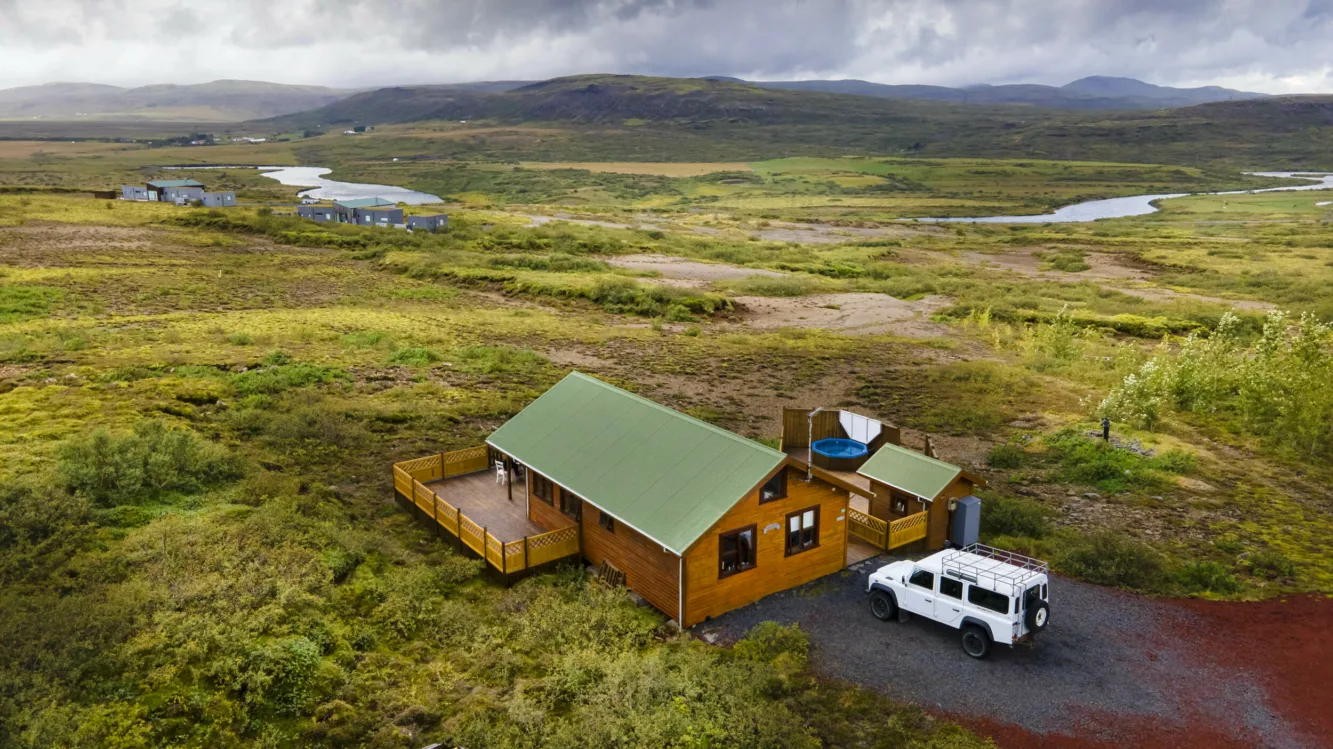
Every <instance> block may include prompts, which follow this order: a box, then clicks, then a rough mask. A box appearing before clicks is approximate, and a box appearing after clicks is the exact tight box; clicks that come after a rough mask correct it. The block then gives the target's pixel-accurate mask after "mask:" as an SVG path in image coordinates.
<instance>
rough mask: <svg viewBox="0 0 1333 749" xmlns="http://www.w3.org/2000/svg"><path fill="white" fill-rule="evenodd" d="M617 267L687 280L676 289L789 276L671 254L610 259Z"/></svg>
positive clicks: (610, 262)
mask: <svg viewBox="0 0 1333 749" xmlns="http://www.w3.org/2000/svg"><path fill="white" fill-rule="evenodd" d="M606 262H608V263H609V264H611V265H614V266H616V267H617V268H626V269H628V270H635V271H650V272H657V273H661V274H662V277H663V278H664V279H668V280H673V281H686V282H688V283H686V284H679V283H678V284H672V285H675V286H689V287H701V286H706V285H707V284H709V283H711V282H713V281H728V280H732V279H737V278H748V277H749V276H768V277H770V278H781V277H783V276H785V275H787V274H785V273H779V272H777V271H772V270H764V269H762V268H744V267H740V266H736V265H727V264H725V263H704V262H700V261H698V260H687V259H685V258H679V257H673V256H671V255H623V256H620V257H614V258H610V259H608V260H607V261H606Z"/></svg>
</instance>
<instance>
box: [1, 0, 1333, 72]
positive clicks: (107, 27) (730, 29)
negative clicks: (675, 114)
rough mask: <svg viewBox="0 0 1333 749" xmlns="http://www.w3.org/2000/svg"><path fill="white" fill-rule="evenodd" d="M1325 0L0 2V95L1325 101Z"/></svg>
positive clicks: (1331, 20) (1332, 12) (1331, 29)
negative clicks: (169, 92)
mask: <svg viewBox="0 0 1333 749" xmlns="http://www.w3.org/2000/svg"><path fill="white" fill-rule="evenodd" d="M1330 40H1333V0H232V1H231V2H228V3H225V4H224V3H197V2H196V3H188V4H187V3H184V2H179V1H172V0H132V1H131V0H0V86H14V85H24V84H30V83H40V82H45V81H51V80H94V81H104V82H111V83H120V84H143V83H150V82H174V83H185V82H197V81H205V80H213V79H217V78H252V79H261V80H276V81H283V82H291V83H320V84H325V85H334V86H349V87H350V86H373V85H388V84H394V83H433V82H440V83H443V82H450V81H464V80H480V79H516V78H521V79H536V78H545V77H550V76H556V75H567V74H573V73H581V72H632V73H645V74H657V75H679V76H695V75H707V74H721V75H735V76H740V77H751V78H767V79H779V78H795V77H854V78H865V79H869V80H875V81H880V82H885V83H935V84H942V85H962V84H971V83H980V82H988V83H1014V82H1033V83H1054V84H1059V83H1065V82H1067V81H1069V80H1072V79H1074V78H1078V77H1081V76H1084V75H1094V74H1101V75H1124V76H1131V77H1136V78H1142V79H1144V80H1148V81H1151V82H1153V83H1161V84H1168V85H1203V84H1209V83H1217V84H1220V85H1228V86H1233V87H1238V88H1249V89H1253V90H1261V91H1272V92H1287V91H1316V90H1330V89H1333V66H1331V65H1330V63H1329V62H1326V60H1328V56H1327V54H1326V51H1325V48H1326V45H1327V44H1328V42H1329V41H1330Z"/></svg>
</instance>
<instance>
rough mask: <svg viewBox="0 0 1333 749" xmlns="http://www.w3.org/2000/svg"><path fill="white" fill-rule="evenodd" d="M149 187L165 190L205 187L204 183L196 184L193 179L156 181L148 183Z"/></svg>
mask: <svg viewBox="0 0 1333 749" xmlns="http://www.w3.org/2000/svg"><path fill="white" fill-rule="evenodd" d="M148 186H149V187H156V188H158V189H163V188H167V187H203V186H204V183H203V182H195V181H194V180H192V179H155V180H153V181H151V182H149V183H148Z"/></svg>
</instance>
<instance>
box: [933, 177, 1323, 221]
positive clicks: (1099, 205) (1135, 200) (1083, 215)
mask: <svg viewBox="0 0 1333 749" xmlns="http://www.w3.org/2000/svg"><path fill="white" fill-rule="evenodd" d="M1247 174H1249V175H1251V176H1254V177H1286V178H1289V179H1308V180H1310V181H1311V182H1310V184H1308V185H1288V186H1286V187H1265V188H1262V189H1258V190H1231V191H1228V192H1201V193H1187V192H1178V193H1167V194H1161V195H1131V196H1129V197H1125V198H1107V199H1105V200H1089V201H1087V202H1086V203H1075V204H1073V205H1067V206H1064V207H1063V208H1057V209H1056V211H1055V212H1054V213H1039V214H1036V215H1028V216H975V217H969V218H919V219H916V220H917V221H930V222H934V223H941V224H945V223H967V224H1072V223H1080V222H1084V221H1097V220H1099V219H1104V218H1124V217H1126V216H1143V215H1146V214H1149V213H1156V212H1157V210H1158V209H1157V206H1155V205H1153V204H1154V203H1156V202H1157V201H1159V200H1167V199H1170V198H1184V197H1189V196H1191V195H1244V194H1246V193H1257V192H1290V191H1293V190H1330V189H1333V173H1327V172H1247Z"/></svg>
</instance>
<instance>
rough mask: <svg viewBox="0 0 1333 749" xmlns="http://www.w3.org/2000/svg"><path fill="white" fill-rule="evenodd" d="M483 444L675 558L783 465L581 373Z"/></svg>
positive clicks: (759, 448) (779, 457) (773, 454)
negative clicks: (546, 479)
mask: <svg viewBox="0 0 1333 749" xmlns="http://www.w3.org/2000/svg"><path fill="white" fill-rule="evenodd" d="M487 442H488V443H490V444H491V445H492V446H494V447H495V448H497V449H499V450H500V451H502V452H504V453H506V454H508V455H510V456H512V457H514V458H515V459H517V460H518V461H519V462H521V463H524V464H526V465H528V466H530V467H531V468H532V469H533V470H535V471H536V472H537V473H540V474H541V475H543V476H546V477H547V478H549V479H551V480H552V481H554V482H555V483H556V484H559V485H560V486H561V487H563V488H564V489H568V490H569V491H572V492H574V493H575V494H577V495H578V496H580V497H582V498H583V499H585V500H587V501H588V502H589V503H590V504H592V505H594V506H596V507H597V509H600V510H602V511H604V512H606V513H607V514H608V515H611V516H612V517H614V518H615V519H617V520H619V521H620V522H622V523H624V524H625V525H628V526H630V527H632V528H634V529H635V530H637V531H638V532H640V533H642V534H644V535H645V536H647V537H649V538H650V539H652V540H653V541H655V542H657V543H659V544H661V545H663V546H665V547H666V548H668V549H670V550H671V551H673V552H675V553H676V554H684V553H685V550H686V549H688V548H689V547H690V545H691V544H693V543H694V542H695V541H696V540H697V539H698V538H699V537H700V536H702V535H703V534H704V532H706V531H707V530H708V529H709V528H710V527H712V525H713V524H714V523H716V522H717V521H718V519H719V518H721V517H722V516H723V515H724V514H725V513H726V512H727V510H730V509H731V508H732V507H733V506H735V504H736V503H737V502H738V501H740V499H741V498H742V497H743V496H745V494H746V492H748V491H750V490H751V489H753V488H755V487H756V486H757V485H758V484H759V482H760V481H762V480H763V479H764V478H765V477H766V476H768V474H770V473H772V472H773V469H775V468H777V467H778V466H779V465H781V464H782V462H783V460H785V459H786V457H787V456H786V455H784V454H783V453H781V452H778V451H777V450H774V449H772V448H770V447H766V446H764V445H761V444H759V443H758V442H754V441H753V440H748V439H746V438H744V437H741V436H740V435H738V434H733V433H731V432H728V431H727V430H725V429H720V428H718V427H715V426H713V425H712V424H707V423H705V422H702V421H699V420H698V419H695V418H692V417H690V416H686V415H685V414H683V413H680V412H679V411H673V410H672V409H670V408H667V407H666V406H662V405H659V404H657V403H653V402H652V401H650V400H647V399H646V398H641V397H639V396H637V395H634V394H633V393H628V392H625V391H624V390H621V389H620V388H617V387H613V386H611V385H608V384H606V383H604V382H601V381H600V380H596V379H593V378H592V377H589V376H587V375H585V374H582V373H580V372H572V373H570V375H569V376H568V377H566V378H565V379H563V380H561V381H560V382H559V383H557V384H556V385H555V387H553V388H551V389H550V390H548V391H546V392H545V393H544V394H542V396H541V397H540V398H538V399H537V400H535V401H533V402H532V403H531V404H530V405H529V406H528V407H527V408H525V409H523V411H522V412H520V413H519V414H518V415H517V416H515V417H514V418H512V419H510V420H509V421H507V422H505V424H504V425H503V426H501V427H500V428H499V429H497V430H496V431H495V433H494V434H492V435H491V437H490V439H489V440H487Z"/></svg>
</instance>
